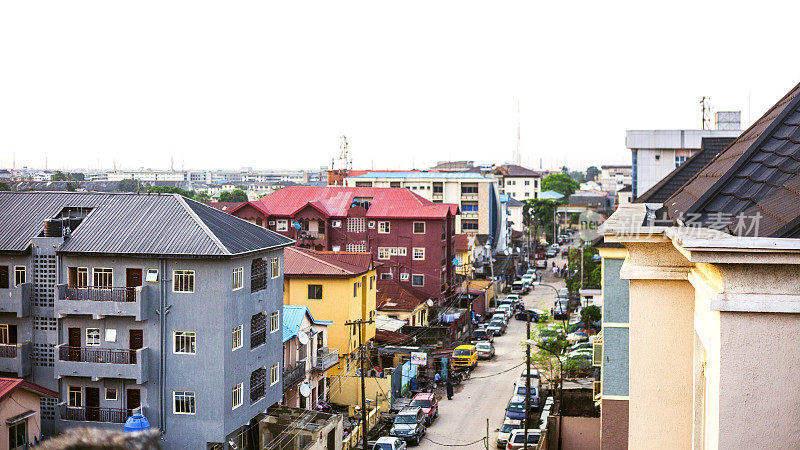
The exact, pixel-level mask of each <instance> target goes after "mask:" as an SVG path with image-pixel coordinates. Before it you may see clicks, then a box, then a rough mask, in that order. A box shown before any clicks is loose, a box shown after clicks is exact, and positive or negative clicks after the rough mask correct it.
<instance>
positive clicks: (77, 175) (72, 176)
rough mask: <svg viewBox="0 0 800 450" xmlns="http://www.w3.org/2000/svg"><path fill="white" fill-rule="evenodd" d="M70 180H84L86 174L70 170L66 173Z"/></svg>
mask: <svg viewBox="0 0 800 450" xmlns="http://www.w3.org/2000/svg"><path fill="white" fill-rule="evenodd" d="M67 177H69V179H70V180H71V181H86V175H84V174H83V173H82V172H72V173H70V174H69V175H67Z"/></svg>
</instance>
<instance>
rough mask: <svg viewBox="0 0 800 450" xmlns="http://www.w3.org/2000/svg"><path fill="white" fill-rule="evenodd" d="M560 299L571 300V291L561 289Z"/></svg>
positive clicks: (559, 292) (559, 291)
mask: <svg viewBox="0 0 800 450" xmlns="http://www.w3.org/2000/svg"><path fill="white" fill-rule="evenodd" d="M558 298H561V299H564V300H567V299H568V298H569V289H567V288H561V289H559V290H558Z"/></svg>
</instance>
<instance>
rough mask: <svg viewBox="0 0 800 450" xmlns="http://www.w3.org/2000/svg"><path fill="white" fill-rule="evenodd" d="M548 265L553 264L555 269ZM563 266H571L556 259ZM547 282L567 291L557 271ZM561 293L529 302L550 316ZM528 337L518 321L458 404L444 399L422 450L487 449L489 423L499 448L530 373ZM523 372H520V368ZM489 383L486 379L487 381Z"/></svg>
mask: <svg viewBox="0 0 800 450" xmlns="http://www.w3.org/2000/svg"><path fill="white" fill-rule="evenodd" d="M550 261H552V259H551V260H549V261H548V264H550ZM555 261H556V264H559V265H563V264H564V262H565V260H564V259H561V258H556V259H555ZM541 272H542V274H543V275H544V277H543V282H544V283H545V284H549V285H552V286H554V287H555V288H556V289H560V288H562V287H563V286H564V281H563V280H562V279H561V278H554V277H553V273H552V270H551V269H550V267H548V269H547V270H542V271H541ZM555 297H556V292H555V291H554V290H553V289H550V288H548V287H546V286H537V287H536V288H535V289H534V290H531V292H530V293H528V294H527V295H525V296H523V298H524V300H525V307H526V308H538V309H543V310H545V311H548V312H549V311H550V308H551V307H552V306H553V301H554V299H555ZM524 336H525V322H523V321H521V320H516V319H514V318H512V319H511V320H510V321H509V324H508V329H507V331H506V333H505V334H504V335H502V336H498V337H496V338H495V339H494V345H495V351H496V356H495V357H494V358H493V359H491V360H488V361H487V360H482V361H481V362H480V363H479V364H478V367H477V368H476V369H475V370H474V371H473V372H472V376H471V377H470V379H469V380H466V381H465V382H464V383H462V384H461V385H460V386H456V389H455V395H454V396H453V400H450V401H448V400H447V397H446V396H444V395H443V396H442V400H441V401H440V404H439V418H438V419H437V420H436V422H434V423H433V425H432V426H431V427H430V428H428V432H427V434H426V436H425V437H426V438H427V439H423V441H422V443H421V444H420V446H419V448H423V449H428V448H430V449H433V448H444V446H442V445H437V444H447V445H456V444H465V443H469V442H474V441H478V442H477V443H475V444H472V445H469V446H467V447H462V448H484V445H483V441H481V440H480V439H482V438H483V437H484V436H486V420H487V419H488V420H489V448H495V447H496V439H497V429H498V428H500V425H502V423H503V418H504V415H505V408H506V404H507V403H508V400H509V399H510V398H511V394H512V390H513V388H514V383H515V382H516V381H517V379H518V378H519V376H520V373H521V372H522V371H523V370H524V366H522V365H521V364H522V363H523V362H524V360H525V358H524V356H525V347H524V346H523V345H522V340H523V339H524ZM515 366H519V367H515ZM481 377H485V378H481Z"/></svg>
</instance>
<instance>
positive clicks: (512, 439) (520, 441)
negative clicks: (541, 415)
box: [506, 429, 542, 450]
mask: <svg viewBox="0 0 800 450" xmlns="http://www.w3.org/2000/svg"><path fill="white" fill-rule="evenodd" d="M541 434H542V433H541V431H539V430H530V429H529V430H528V448H536V444H538V443H539V438H540V437H541ZM524 447H525V430H524V429H519V430H514V431H512V432H511V436H509V437H508V444H507V446H506V448H507V449H509V450H516V449H518V448H524Z"/></svg>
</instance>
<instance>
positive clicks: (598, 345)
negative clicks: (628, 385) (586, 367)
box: [592, 341, 603, 367]
mask: <svg viewBox="0 0 800 450" xmlns="http://www.w3.org/2000/svg"><path fill="white" fill-rule="evenodd" d="M602 365H603V342H602V341H600V342H597V341H595V342H594V344H592V366H593V367H601V366H602Z"/></svg>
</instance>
